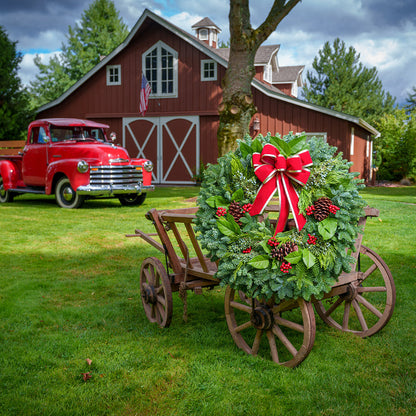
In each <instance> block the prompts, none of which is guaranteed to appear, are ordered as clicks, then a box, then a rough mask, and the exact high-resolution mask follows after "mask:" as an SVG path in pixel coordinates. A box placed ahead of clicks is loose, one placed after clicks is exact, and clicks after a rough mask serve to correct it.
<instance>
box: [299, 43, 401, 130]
mask: <svg viewBox="0 0 416 416" xmlns="http://www.w3.org/2000/svg"><path fill="white" fill-rule="evenodd" d="M359 60H360V54H359V53H357V52H356V50H355V49H354V48H353V47H352V46H350V47H349V48H348V49H347V47H346V45H345V43H344V42H343V41H341V40H340V39H339V38H337V39H335V40H334V42H333V44H332V45H331V44H330V43H329V42H326V43H325V45H324V46H323V48H322V49H321V50H320V51H319V52H318V56H316V57H315V58H314V60H313V64H312V67H313V71H307V73H306V79H307V82H306V85H305V86H304V88H303V97H304V98H305V99H306V101H309V102H311V103H314V104H318V105H321V106H323V107H326V108H330V109H332V110H336V111H341V112H344V113H347V114H350V115H353V116H356V117H361V118H363V119H364V120H366V121H367V122H369V123H373V122H374V121H375V120H377V119H378V118H380V117H381V116H382V115H383V114H385V113H387V112H391V111H392V110H393V107H394V103H395V99H394V98H393V97H392V96H391V95H390V94H389V93H388V92H387V93H386V92H385V91H384V90H383V85H382V83H381V81H380V79H379V78H378V75H377V69H376V68H375V67H373V68H366V67H365V66H364V65H363V64H362V63H361V62H360V61H359Z"/></svg>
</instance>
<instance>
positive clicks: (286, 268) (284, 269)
mask: <svg viewBox="0 0 416 416" xmlns="http://www.w3.org/2000/svg"><path fill="white" fill-rule="evenodd" d="M291 268H292V265H291V264H290V263H286V262H283V263H282V265H281V266H280V271H282V272H283V273H289V270H290V269H291Z"/></svg>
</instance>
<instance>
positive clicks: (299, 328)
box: [274, 315, 305, 333]
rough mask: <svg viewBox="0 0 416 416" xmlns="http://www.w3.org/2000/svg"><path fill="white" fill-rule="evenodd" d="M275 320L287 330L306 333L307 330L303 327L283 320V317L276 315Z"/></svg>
mask: <svg viewBox="0 0 416 416" xmlns="http://www.w3.org/2000/svg"><path fill="white" fill-rule="evenodd" d="M274 320H275V322H276V323H278V324H279V325H282V326H285V327H287V328H290V329H293V330H295V331H297V332H301V333H303V332H304V331H305V328H304V326H303V325H300V324H298V323H296V322H292V321H289V320H287V319H284V318H282V317H281V316H278V315H275V317H274Z"/></svg>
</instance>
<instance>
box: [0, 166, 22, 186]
mask: <svg viewBox="0 0 416 416" xmlns="http://www.w3.org/2000/svg"><path fill="white" fill-rule="evenodd" d="M0 175H1V177H2V178H3V187H4V190H5V191H7V190H8V189H12V188H16V186H17V179H18V173H17V167H16V165H15V164H14V163H13V162H11V161H10V160H0Z"/></svg>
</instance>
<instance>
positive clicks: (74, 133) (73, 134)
mask: <svg viewBox="0 0 416 416" xmlns="http://www.w3.org/2000/svg"><path fill="white" fill-rule="evenodd" d="M50 131H51V141H52V142H55V143H56V142H63V141H65V140H81V141H82V140H89V141H90V140H99V141H102V142H105V141H106V140H105V135H104V132H103V130H102V129H100V128H97V127H84V126H64V127H61V126H51V127H50Z"/></svg>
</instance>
